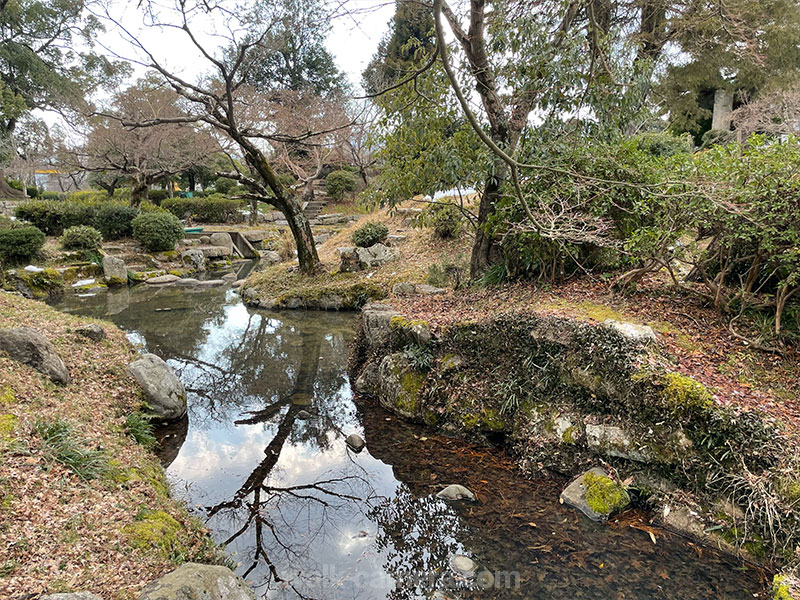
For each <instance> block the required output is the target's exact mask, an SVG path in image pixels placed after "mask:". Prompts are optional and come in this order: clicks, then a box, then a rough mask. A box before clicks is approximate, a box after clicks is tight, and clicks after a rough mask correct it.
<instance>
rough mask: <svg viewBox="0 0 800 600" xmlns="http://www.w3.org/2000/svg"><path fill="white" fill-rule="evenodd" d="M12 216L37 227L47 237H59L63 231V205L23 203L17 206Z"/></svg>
mask: <svg viewBox="0 0 800 600" xmlns="http://www.w3.org/2000/svg"><path fill="white" fill-rule="evenodd" d="M14 215H15V216H16V217H17V218H18V219H22V220H24V221H27V222H28V223H30V224H31V225H34V226H36V227H38V228H39V229H40V230H41V231H43V232H44V233H46V234H47V235H61V233H62V232H63V231H64V225H63V220H64V204H63V203H61V202H54V201H52V200H38V201H32V202H24V203H22V204H20V205H19V206H17V208H16V210H15V211H14Z"/></svg>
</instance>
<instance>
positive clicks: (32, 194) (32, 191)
mask: <svg viewBox="0 0 800 600" xmlns="http://www.w3.org/2000/svg"><path fill="white" fill-rule="evenodd" d="M25 189H26V190H27V192H28V198H38V197H39V188H37V187H35V186H33V185H29V186H28V187H27V188H25Z"/></svg>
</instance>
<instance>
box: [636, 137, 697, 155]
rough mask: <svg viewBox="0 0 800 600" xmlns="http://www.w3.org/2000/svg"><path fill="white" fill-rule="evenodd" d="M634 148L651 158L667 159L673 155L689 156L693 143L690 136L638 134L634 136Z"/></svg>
mask: <svg viewBox="0 0 800 600" xmlns="http://www.w3.org/2000/svg"><path fill="white" fill-rule="evenodd" d="M634 139H635V140H636V147H637V148H638V149H639V150H641V151H642V152H647V153H648V154H651V155H652V156H663V157H669V156H674V155H675V154H690V153H691V152H692V151H693V150H694V142H693V141H692V136H691V135H690V134H688V133H687V134H684V135H681V136H675V135H672V134H671V133H665V132H648V133H640V134H639V135H637V136H635V137H634Z"/></svg>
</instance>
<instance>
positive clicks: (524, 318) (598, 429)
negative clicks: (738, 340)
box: [351, 303, 800, 566]
mask: <svg viewBox="0 0 800 600" xmlns="http://www.w3.org/2000/svg"><path fill="white" fill-rule="evenodd" d="M351 380H352V381H354V387H355V389H356V391H358V392H359V393H362V394H366V395H370V396H372V397H374V398H376V399H377V400H378V401H380V403H381V404H382V405H383V406H384V407H385V408H387V409H389V410H390V411H392V412H394V413H396V414H398V415H401V416H403V417H405V418H407V419H410V420H413V421H417V422H421V423H425V424H427V425H429V426H431V427H436V428H438V429H439V430H440V431H442V432H443V433H447V434H451V435H460V436H463V437H467V438H484V439H485V438H489V439H490V440H492V441H495V442H498V441H499V442H501V443H503V444H504V445H505V446H506V447H507V448H508V449H509V451H510V452H511V453H512V454H513V455H514V456H515V457H516V459H517V462H518V464H519V465H520V467H521V468H522V470H523V471H524V472H525V473H528V474H532V473H535V472H537V471H542V470H545V471H554V472H558V473H562V474H566V475H575V474H577V473H579V472H583V471H586V469H587V468H589V467H592V466H597V465H598V464H601V463H605V464H606V465H608V466H609V467H610V468H611V470H612V471H616V474H617V480H618V481H619V482H623V483H624V484H625V485H626V486H627V487H628V492H629V494H630V496H631V497H632V498H634V500H636V501H638V502H639V503H641V504H643V505H646V506H648V507H650V508H652V509H654V511H653V512H654V514H655V515H656V518H657V519H659V521H660V522H661V523H662V524H663V525H664V526H665V527H667V528H670V529H673V530H678V531H680V532H682V533H688V534H690V535H692V536H694V537H697V538H703V539H704V540H705V541H708V542H712V543H714V544H715V545H718V546H721V547H723V548H725V549H727V550H729V551H742V552H743V553H744V554H745V555H748V556H749V557H750V558H753V559H755V560H758V561H759V562H762V563H765V564H772V565H784V566H791V565H793V564H795V563H796V562H797V558H798V557H797V555H796V550H795V549H796V548H797V546H798V543H799V542H800V519H798V517H797V514H796V511H795V506H796V505H797V502H798V498H800V478H799V477H798V470H797V461H796V458H795V457H794V456H793V452H792V449H791V448H792V446H791V444H788V443H787V439H786V436H785V434H784V432H783V431H782V429H781V427H780V425H779V424H775V423H774V422H772V421H770V420H769V419H767V418H765V417H764V416H762V415H759V414H757V413H755V412H738V411H736V410H734V409H733V408H729V407H723V406H721V405H719V404H718V403H717V402H715V400H714V397H713V395H712V393H711V392H710V391H709V390H708V389H706V387H704V386H703V385H702V384H701V383H699V382H697V381H695V380H693V379H691V378H690V377H687V376H685V375H682V374H679V373H676V372H674V371H672V370H670V364H669V361H668V360H667V359H666V358H665V357H664V356H663V355H662V354H660V352H659V348H658V342H657V340H656V337H655V335H654V334H653V332H652V330H650V328H648V327H643V326H638V325H633V324H629V323H621V322H615V321H608V322H606V323H605V324H599V325H598V324H591V323H587V322H583V321H579V320H574V319H568V318H563V317H555V316H549V315H536V314H525V315H512V316H509V315H504V316H501V317H496V318H490V319H487V320H485V321H481V322H472V321H470V322H462V323H456V324H454V325H451V326H448V327H445V328H442V329H438V330H432V328H431V327H430V326H429V325H428V323H426V322H424V321H418V320H409V319H407V318H406V317H405V316H403V315H402V314H400V313H399V312H397V311H395V310H394V309H393V308H392V307H391V306H389V305H387V304H377V303H373V304H369V305H367V306H365V307H364V309H363V311H362V315H361V321H360V326H359V331H358V333H357V337H356V340H355V342H354V352H353V355H352V357H351Z"/></svg>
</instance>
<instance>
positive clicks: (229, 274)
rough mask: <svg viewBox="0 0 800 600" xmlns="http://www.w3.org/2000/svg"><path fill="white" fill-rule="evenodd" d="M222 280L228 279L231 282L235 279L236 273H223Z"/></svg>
mask: <svg viewBox="0 0 800 600" xmlns="http://www.w3.org/2000/svg"><path fill="white" fill-rule="evenodd" d="M222 280H223V281H229V282H231V283H232V282H234V281H236V273H225V275H223V276H222Z"/></svg>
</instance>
